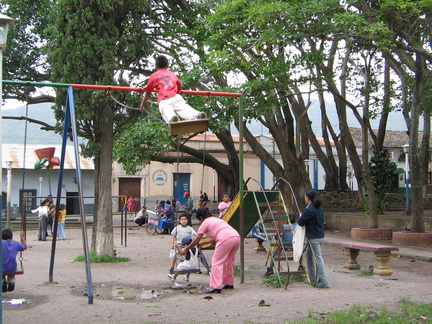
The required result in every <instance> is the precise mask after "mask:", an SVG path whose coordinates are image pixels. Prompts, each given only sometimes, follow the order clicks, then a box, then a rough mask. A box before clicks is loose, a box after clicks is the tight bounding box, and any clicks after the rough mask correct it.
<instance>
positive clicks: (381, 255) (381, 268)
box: [339, 242, 399, 276]
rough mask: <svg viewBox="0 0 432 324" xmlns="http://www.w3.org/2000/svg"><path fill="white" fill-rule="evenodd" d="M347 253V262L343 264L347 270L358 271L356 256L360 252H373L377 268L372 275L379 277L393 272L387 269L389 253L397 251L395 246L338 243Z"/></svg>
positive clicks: (358, 265)
mask: <svg viewBox="0 0 432 324" xmlns="http://www.w3.org/2000/svg"><path fill="white" fill-rule="evenodd" d="M339 244H340V245H342V246H343V247H344V248H345V250H346V251H347V252H348V256H349V262H347V263H345V264H344V267H345V268H347V269H359V268H360V264H358V263H357V256H358V255H359V252H360V251H365V252H373V253H375V257H376V259H377V261H378V266H377V267H375V268H374V273H375V274H378V275H381V276H390V275H391V274H392V273H393V270H392V269H390V268H389V267H388V263H389V261H390V256H391V251H399V249H398V248H397V247H395V246H390V245H379V244H371V243H363V242H340V243H339Z"/></svg>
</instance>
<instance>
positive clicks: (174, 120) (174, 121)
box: [170, 116, 179, 123]
mask: <svg viewBox="0 0 432 324" xmlns="http://www.w3.org/2000/svg"><path fill="white" fill-rule="evenodd" d="M178 121H179V118H178V116H172V117H171V120H170V123H176V122H178Z"/></svg>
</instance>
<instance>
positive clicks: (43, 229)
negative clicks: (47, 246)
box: [31, 199, 51, 241]
mask: <svg viewBox="0 0 432 324" xmlns="http://www.w3.org/2000/svg"><path fill="white" fill-rule="evenodd" d="M50 203H51V202H50V200H49V199H45V200H43V201H42V202H41V204H40V206H39V207H38V208H36V209H33V210H32V211H31V212H32V213H33V214H38V220H39V233H38V240H39V241H46V240H47V238H46V237H47V226H48V213H49V211H50V210H49V205H50Z"/></svg>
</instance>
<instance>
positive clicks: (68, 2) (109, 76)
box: [49, 0, 151, 256]
mask: <svg viewBox="0 0 432 324" xmlns="http://www.w3.org/2000/svg"><path fill="white" fill-rule="evenodd" d="M149 11H150V7H149V4H148V2H147V1H145V0H132V1H127V3H126V2H125V1H123V0H111V1H104V2H100V1H85V0H79V1H75V0H64V1H61V2H60V3H59V7H58V13H57V21H56V26H55V27H56V28H55V30H56V34H55V35H54V36H55V42H54V43H52V44H50V45H51V46H50V56H49V60H50V62H51V64H52V68H53V81H55V82H65V83H84V84H106V85H112V84H117V83H123V84H124V83H125V80H122V77H123V76H125V75H126V73H125V71H127V70H132V71H134V72H135V71H137V70H140V69H141V71H142V70H143V66H144V65H143V64H144V63H145V61H144V60H143V59H142V58H143V57H145V56H146V54H147V53H149V51H150V49H151V46H150V44H149V42H148V40H147V39H146V37H145V32H144V31H145V28H146V25H145V24H142V17H143V16H144V17H145V16H146V15H148V13H149ZM117 73H118V74H119V75H120V78H118V77H116V74H117ZM56 102H57V109H56V114H57V118H58V119H60V120H61V119H62V118H63V114H64V111H63V108H64V107H63V105H64V103H65V94H64V92H62V91H58V92H57V98H56ZM75 105H76V110H77V120H78V126H79V129H80V130H81V131H82V132H84V133H85V134H86V136H85V137H86V138H87V139H88V142H87V144H86V145H85V147H83V152H82V153H83V154H84V155H87V156H92V157H94V162H95V163H94V164H95V204H94V205H95V211H94V228H93V236H92V249H93V250H94V252H96V254H98V255H110V256H112V255H113V254H114V241H113V225H112V203H111V183H112V181H111V174H112V151H113V137H114V134H115V133H117V132H120V131H121V129H122V127H123V125H124V124H125V123H127V121H128V120H130V119H132V117H133V113H130V114H129V115H126V116H125V115H124V114H117V112H118V109H116V106H115V105H114V104H113V102H112V100H111V99H110V98H109V97H108V96H106V94H105V93H101V92H98V91H88V90H84V91H76V93H75ZM135 117H136V115H135Z"/></svg>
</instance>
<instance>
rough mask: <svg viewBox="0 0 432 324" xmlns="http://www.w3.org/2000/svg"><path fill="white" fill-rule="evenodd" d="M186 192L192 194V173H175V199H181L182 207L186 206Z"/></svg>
mask: <svg viewBox="0 0 432 324" xmlns="http://www.w3.org/2000/svg"><path fill="white" fill-rule="evenodd" d="M185 192H190V173H174V183H173V197H174V199H180V205H186V198H185V197H184V193H185ZM173 205H174V203H173Z"/></svg>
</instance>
